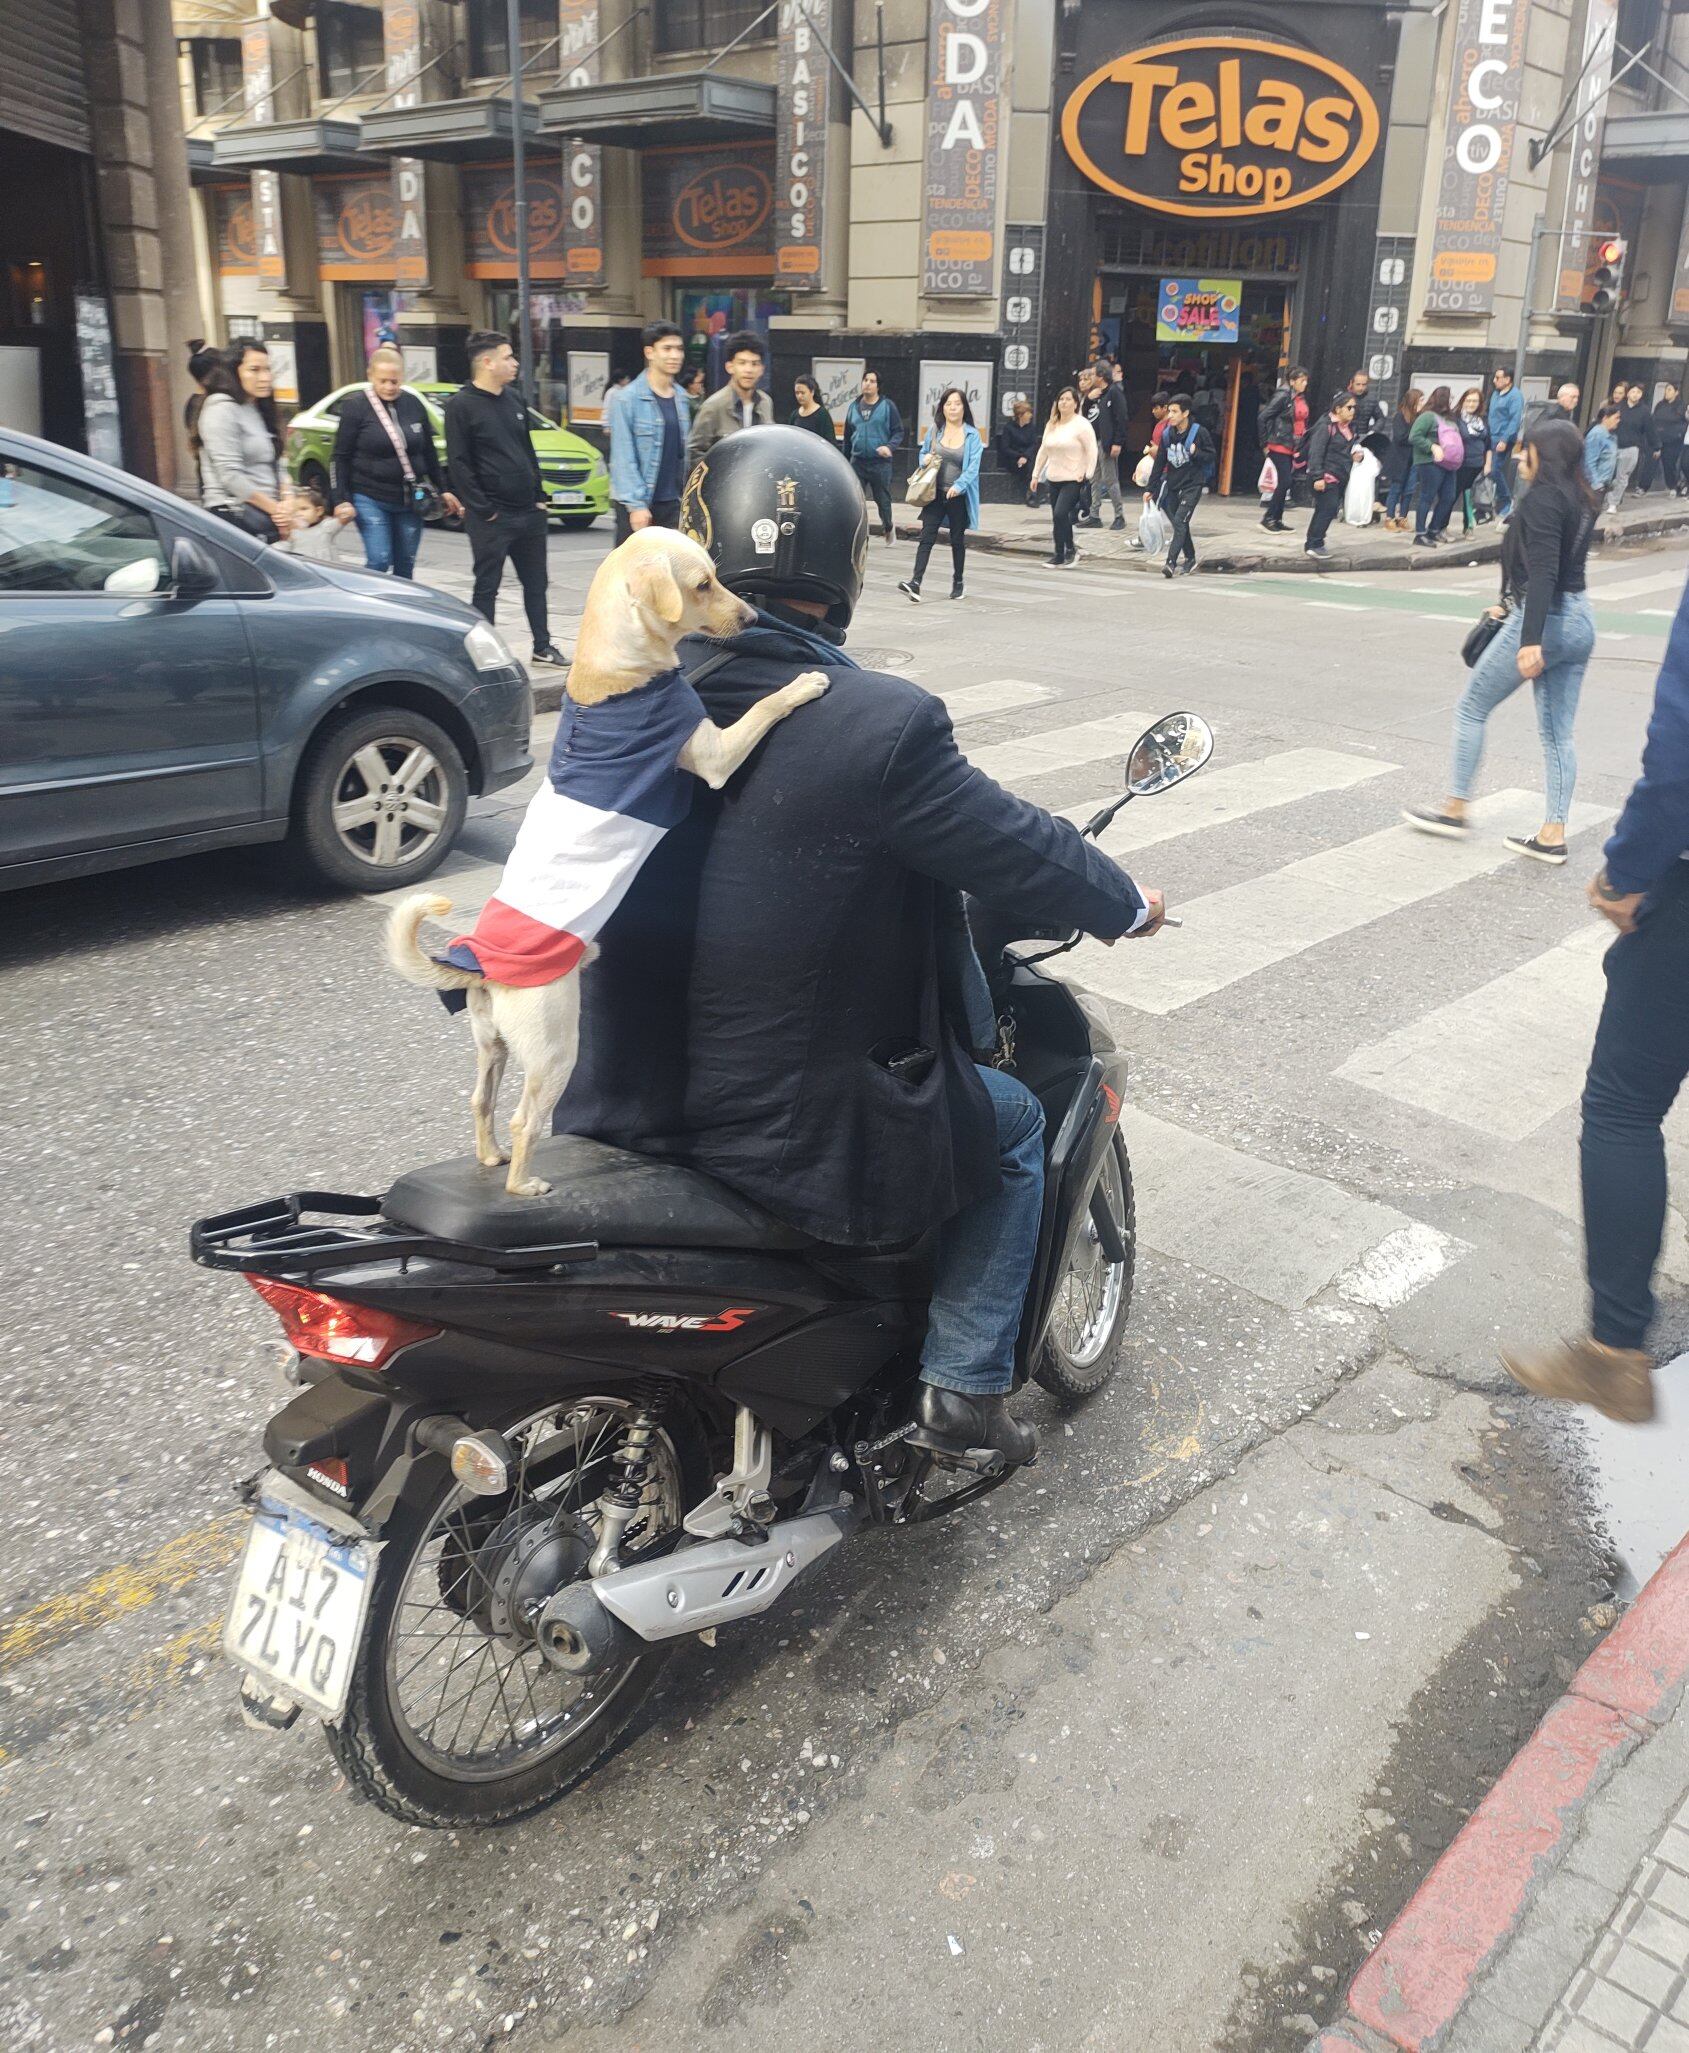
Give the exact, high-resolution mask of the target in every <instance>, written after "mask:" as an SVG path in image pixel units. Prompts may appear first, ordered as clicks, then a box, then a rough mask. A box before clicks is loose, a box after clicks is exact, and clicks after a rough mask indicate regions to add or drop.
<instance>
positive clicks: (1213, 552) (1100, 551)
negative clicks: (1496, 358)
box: [898, 492, 1689, 575]
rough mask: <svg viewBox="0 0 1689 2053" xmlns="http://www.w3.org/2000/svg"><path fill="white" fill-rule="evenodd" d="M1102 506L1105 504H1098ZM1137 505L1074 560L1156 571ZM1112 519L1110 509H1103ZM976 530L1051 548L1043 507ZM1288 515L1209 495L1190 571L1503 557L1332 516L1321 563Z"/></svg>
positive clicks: (1639, 511) (988, 510)
mask: <svg viewBox="0 0 1689 2053" xmlns="http://www.w3.org/2000/svg"><path fill="white" fill-rule="evenodd" d="M1103 503H1104V505H1105V507H1107V505H1108V502H1107V501H1106V500H1105V501H1104V502H1103ZM1142 508H1143V496H1142V494H1141V493H1136V492H1133V493H1128V495H1127V499H1126V519H1127V526H1126V529H1125V532H1124V533H1119V534H1117V533H1115V532H1114V530H1113V529H1112V528H1108V527H1102V528H1081V529H1080V530H1079V533H1078V538H1077V539H1078V545H1079V553H1080V556H1081V557H1082V558H1084V559H1087V560H1089V561H1090V562H1091V563H1093V564H1095V563H1099V562H1102V563H1119V564H1123V565H1125V566H1126V567H1127V568H1129V569H1132V570H1135V571H1138V572H1139V573H1141V574H1146V575H1154V574H1158V573H1159V571H1160V568H1161V565H1160V563H1159V561H1155V562H1151V561H1148V560H1146V558H1145V556H1144V554H1143V552H1142V551H1141V550H1139V549H1131V548H1128V547H1127V544H1128V543H1129V542H1133V541H1135V540H1136V539H1137V532H1138V514H1139V513H1140V512H1141V511H1142ZM1107 517H1108V518H1110V519H1112V517H1113V515H1112V510H1110V512H1109V513H1108V515H1107ZM981 518H982V520H983V521H984V522H985V525H984V527H983V528H979V529H975V530H973V531H971V532H970V534H969V536H968V546H969V548H970V549H988V550H992V551H996V552H1000V553H1002V554H1004V555H1009V556H1037V557H1045V556H1048V555H1049V553H1050V515H1049V511H1048V509H1047V508H1046V507H1043V506H1039V507H1027V506H1019V505H1014V504H1003V503H1001V502H988V503H987V504H986V505H985V506H984V507H983V508H982V509H981ZM1286 518H1287V520H1288V522H1289V525H1290V532H1289V533H1288V534H1283V535H1270V534H1268V533H1267V531H1266V529H1265V528H1263V527H1262V525H1261V508H1260V504H1259V502H1258V501H1257V500H1256V498H1255V496H1254V494H1253V493H1249V494H1242V495H1234V496H1233V497H1232V498H1230V499H1218V498H1215V497H1214V496H1213V495H1212V494H1210V496H1209V497H1208V498H1206V499H1204V500H1203V502H1202V507H1201V510H1200V511H1199V513H1198V514H1197V517H1196V520H1195V522H1194V524H1193V528H1192V533H1193V535H1194V538H1195V541H1196V552H1197V567H1198V569H1199V570H1201V571H1247V570H1273V571H1303V572H1312V573H1315V574H1317V573H1318V572H1320V571H1322V570H1323V571H1343V570H1351V571H1353V570H1407V571H1413V572H1415V573H1418V574H1423V573H1424V572H1426V571H1428V570H1438V569H1446V568H1447V567H1448V566H1449V565H1450V564H1462V563H1493V562H1494V561H1495V559H1496V558H1497V557H1498V556H1499V555H1500V553H1501V537H1502V532H1503V530H1502V529H1501V528H1499V527H1497V526H1496V525H1495V523H1494V522H1490V523H1488V524H1486V525H1485V526H1483V527H1480V528H1478V529H1477V530H1476V531H1475V532H1474V533H1473V534H1472V535H1471V536H1469V537H1466V538H1465V539H1462V538H1461V537H1460V535H1459V534H1458V533H1457V532H1456V531H1455V529H1454V528H1451V529H1450V534H1449V537H1448V539H1446V540H1445V541H1444V542H1443V543H1442V545H1441V546H1440V547H1439V548H1436V549H1416V548H1415V547H1414V546H1413V542H1412V537H1411V536H1409V535H1402V534H1394V533H1386V532H1385V530H1384V529H1383V528H1382V527H1380V526H1379V525H1378V524H1377V522H1376V521H1375V522H1374V523H1373V525H1372V526H1371V527H1370V528H1352V527H1346V526H1345V525H1344V524H1343V522H1342V521H1341V520H1339V521H1337V522H1335V523H1334V524H1333V526H1332V529H1331V533H1330V535H1329V536H1328V537H1327V539H1326V546H1327V547H1328V548H1329V549H1330V551H1331V559H1330V561H1329V562H1327V563H1319V562H1316V561H1315V560H1314V559H1313V558H1312V557H1310V556H1308V555H1307V554H1305V553H1304V551H1303V547H1302V540H1303V536H1304V535H1305V533H1306V532H1307V527H1308V514H1307V511H1306V510H1305V509H1304V508H1300V507H1292V508H1290V509H1289V511H1288V513H1287V515H1286ZM898 532H899V533H900V534H901V535H904V536H906V537H907V538H908V539H910V540H913V539H914V537H915V536H916V534H917V533H918V532H919V529H918V526H917V524H916V522H915V521H914V519H913V518H912V517H911V516H910V513H909V510H908V508H906V507H905V508H901V509H900V512H899V524H898ZM1601 532H1602V536H1603V538H1604V539H1605V541H1606V542H1607V545H1608V546H1609V547H1611V546H1614V545H1615V544H1616V545H1617V546H1619V547H1624V546H1626V545H1634V544H1636V543H1638V542H1642V541H1647V540H1652V539H1653V538H1655V537H1657V536H1660V535H1671V534H1684V533H1689V499H1675V498H1670V497H1668V496H1667V495H1666V494H1665V493H1663V492H1656V493H1651V494H1648V495H1646V496H1644V497H1642V498H1633V499H1632V500H1631V501H1630V502H1629V503H1628V504H1627V505H1626V506H1625V507H1624V508H1623V509H1622V510H1621V511H1620V512H1618V513H1616V514H1609V515H1606V516H1604V517H1603V519H1602V522H1601Z"/></svg>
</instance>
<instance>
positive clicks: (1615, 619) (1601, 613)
mask: <svg viewBox="0 0 1689 2053" xmlns="http://www.w3.org/2000/svg"><path fill="white" fill-rule="evenodd" d="M1248 582H1249V583H1251V584H1252V585H1254V586H1255V587H1256V588H1257V589H1258V590H1259V591H1261V592H1263V593H1265V594H1268V595H1270V596H1272V597H1275V598H1284V597H1289V596H1290V595H1292V594H1293V593H1295V592H1297V591H1299V590H1302V589H1305V587H1306V583H1307V579H1306V577H1298V576H1297V575H1295V573H1293V572H1291V573H1284V574H1281V575H1278V576H1273V575H1271V574H1270V573H1260V572H1257V573H1251V575H1250V577H1249V580H1248ZM1468 589H1470V591H1472V592H1475V593H1476V592H1483V593H1491V594H1493V592H1494V590H1495V580H1494V578H1493V577H1492V578H1489V579H1487V580H1486V581H1485V582H1484V583H1483V584H1481V585H1473V586H1471V587H1470V588H1467V587H1463V586H1460V585H1456V584H1453V583H1450V584H1446V585H1437V586H1430V585H1403V586H1401V587H1399V588H1397V589H1396V590H1390V589H1388V588H1387V587H1385V586H1383V585H1380V586H1379V587H1378V588H1377V589H1376V590H1373V591H1369V592H1367V593H1365V594H1364V595H1357V604H1358V605H1360V606H1364V607H1366V608H1368V609H1369V610H1370V609H1373V608H1376V609H1377V610H1379V611H1380V612H1386V613H1409V614H1419V615H1421V616H1422V617H1428V618H1437V619H1446V620H1466V621H1470V619H1471V618H1472V605H1471V599H1470V598H1469V597H1468V596H1466V593H1467V590H1468ZM1433 591H1434V592H1435V594H1436V596H1437V597H1439V598H1443V597H1447V598H1448V600H1449V607H1448V611H1447V612H1446V613H1440V614H1436V615H1427V613H1426V609H1425V607H1424V605H1423V604H1422V603H1421V602H1422V601H1423V600H1424V599H1425V598H1426V597H1428V596H1429V595H1430V594H1431V593H1432V592H1433ZM1590 598H1591V600H1592V601H1593V602H1594V606H1595V623H1596V626H1597V627H1598V628H1599V629H1600V630H1601V631H1602V632H1603V633H1607V634H1610V633H1611V630H1612V629H1613V628H1615V627H1627V628H1634V629H1636V630H1637V632H1639V633H1641V634H1663V633H1664V631H1665V630H1664V629H1663V628H1661V627H1660V626H1659V625H1658V623H1657V621H1656V620H1655V618H1654V617H1653V616H1652V615H1651V614H1650V613H1649V612H1645V611H1640V610H1639V611H1622V610H1616V609H1614V608H1612V607H1609V606H1608V605H1607V604H1606V603H1605V600H1604V598H1603V595H1602V594H1601V592H1600V591H1599V590H1592V591H1591V593H1590ZM1305 603H1307V604H1309V605H1318V604H1319V603H1320V602H1319V601H1318V600H1314V599H1310V600H1308V601H1306V602H1305ZM1597 653H1599V651H1597Z"/></svg>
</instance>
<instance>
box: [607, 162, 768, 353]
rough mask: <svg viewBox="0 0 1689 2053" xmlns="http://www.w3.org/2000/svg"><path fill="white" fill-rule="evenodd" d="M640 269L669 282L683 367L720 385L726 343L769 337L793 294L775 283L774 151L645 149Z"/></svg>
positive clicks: (669, 304) (669, 303) (669, 308)
mask: <svg viewBox="0 0 1689 2053" xmlns="http://www.w3.org/2000/svg"><path fill="white" fill-rule="evenodd" d="M640 177H641V192H642V207H643V228H644V233H643V238H642V242H641V258H640V269H641V274H642V276H644V277H646V278H656V279H661V280H663V281H664V283H665V287H666V291H665V297H666V299H667V307H666V312H667V314H668V316H669V318H670V319H671V320H672V321H674V322H675V324H676V325H677V326H678V327H679V329H680V331H681V333H682V334H683V335H684V336H685V337H686V367H687V371H688V372H689V373H690V372H691V371H692V370H693V369H694V368H696V367H698V366H702V368H703V370H704V373H705V376H706V379H707V380H708V383H709V387H710V389H711V390H712V391H713V390H714V389H715V388H716V386H718V385H719V384H721V382H722V380H723V377H724V375H725V374H724V371H723V367H722V353H723V344H724V343H725V341H726V339H727V337H728V336H729V335H731V334H733V333H734V332H735V331H736V330H738V329H741V328H752V329H755V330H756V331H757V333H759V334H762V335H766V334H767V333H768V329H769V322H770V320H771V319H772V317H773V316H775V315H777V314H789V313H790V312H791V310H792V296H791V294H790V293H789V292H776V291H775V290H774V287H773V280H774V146H773V144H772V143H765V142H754V141H753V142H744V143H736V144H727V145H724V146H723V147H721V148H719V149H711V148H690V149H688V148H681V149H659V150H647V151H645V152H643V153H642V155H641V159H640Z"/></svg>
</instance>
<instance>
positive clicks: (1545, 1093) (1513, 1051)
mask: <svg viewBox="0 0 1689 2053" xmlns="http://www.w3.org/2000/svg"><path fill="white" fill-rule="evenodd" d="M1612 939H1613V930H1612V928H1611V927H1609V926H1608V925H1607V924H1606V923H1605V921H1594V922H1586V923H1585V924H1584V925H1582V926H1580V927H1578V928H1577V929H1576V930H1575V931H1574V932H1573V933H1570V934H1568V935H1567V936H1566V937H1565V939H1564V940H1563V941H1561V942H1559V943H1557V945H1556V946H1554V947H1553V948H1550V949H1549V950H1548V951H1547V952H1546V953H1545V954H1542V955H1537V956H1533V957H1532V958H1531V960H1530V961H1529V962H1522V963H1521V964H1520V965H1519V967H1518V968H1517V969H1511V970H1508V971H1507V972H1506V974H1505V975H1503V976H1499V977H1496V978H1494V979H1492V981H1491V982H1489V983H1487V984H1482V985H1480V986H1479V987H1478V989H1477V990H1475V991H1468V992H1467V994H1466V995H1465V997H1463V998H1457V999H1455V1000H1453V1001H1452V1002H1451V1003H1449V1004H1447V1005H1439V1006H1438V1007H1437V1009H1436V1010H1435V1011H1434V1012H1428V1013H1426V1014H1425V1016H1424V1018H1423V1019H1416V1020H1414V1021H1412V1022H1411V1023H1410V1024H1409V1025H1407V1026H1402V1027H1398V1028H1397V1029H1396V1031H1395V1032H1394V1033H1391V1034H1386V1035H1385V1037H1384V1038H1383V1040H1381V1041H1374V1042H1373V1043H1372V1044H1371V1045H1370V1046H1369V1047H1365V1048H1357V1049H1356V1050H1355V1052H1354V1053H1353V1054H1352V1055H1351V1056H1350V1057H1349V1059H1348V1060H1347V1061H1346V1062H1344V1063H1342V1064H1341V1065H1340V1066H1339V1067H1338V1069H1337V1071H1336V1074H1337V1075H1338V1076H1340V1077H1342V1078H1343V1080H1344V1081H1345V1082H1346V1083H1352V1084H1360V1085H1362V1086H1363V1087H1364V1088H1365V1089H1367V1090H1369V1091H1378V1092H1379V1093H1381V1094H1382V1095H1383V1096H1384V1097H1387V1098H1393V1099H1395V1101H1396V1102H1397V1103H1398V1104H1400V1105H1411V1106H1413V1107H1414V1109H1415V1110H1416V1111H1420V1112H1433V1113H1435V1114H1436V1115H1437V1117H1438V1118H1439V1119H1452V1120H1454V1121H1455V1122H1456V1123H1457V1124H1458V1125H1460V1126H1469V1127H1473V1128H1475V1129H1476V1130H1477V1131H1478V1132H1479V1133H1487V1134H1493V1135H1494V1136H1495V1137H1496V1139H1498V1140H1507V1141H1516V1140H1523V1139H1524V1137H1525V1135H1526V1134H1528V1133H1532V1132H1534V1131H1535V1130H1536V1128H1537V1127H1539V1126H1541V1125H1542V1124H1543V1122H1544V1121H1545V1120H1548V1119H1552V1118H1553V1117H1554V1115H1555V1113H1557V1112H1559V1111H1562V1110H1564V1108H1565V1107H1566V1106H1568V1105H1570V1104H1572V1103H1573V1102H1574V1101H1575V1100H1576V1098H1577V1096H1578V1094H1579V1092H1580V1091H1581V1090H1582V1088H1583V1076H1584V1071H1585V1069H1586V1068H1587V1067H1588V1066H1589V1048H1590V1042H1591V1041H1592V1039H1593V1038H1594V1034H1595V1022H1596V1019H1597V1018H1598V1017H1599V1015H1600V1011H1601V999H1602V994H1603V992H1604V990H1605V988H1606V980H1605V978H1604V977H1603V975H1602V971H1601V959H1602V957H1603V956H1604V955H1605V954H1606V952H1607V948H1608V945H1609V943H1610V942H1611V941H1612Z"/></svg>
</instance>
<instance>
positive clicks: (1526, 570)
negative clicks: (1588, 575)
mask: <svg viewBox="0 0 1689 2053" xmlns="http://www.w3.org/2000/svg"><path fill="white" fill-rule="evenodd" d="M1594 533H1595V515H1594V513H1593V512H1591V510H1590V508H1589V505H1588V503H1587V501H1586V500H1585V499H1584V498H1583V497H1582V495H1581V494H1578V493H1574V492H1568V491H1565V490H1563V489H1562V488H1561V487H1559V486H1556V485H1541V484H1537V485H1533V486H1532V487H1531V489H1530V490H1529V491H1528V492H1526V493H1525V494H1524V495H1523V497H1522V498H1520V499H1519V501H1518V502H1517V504H1516V506H1515V508H1514V515H1513V520H1512V522H1511V523H1510V524H1509V526H1508V530H1507V536H1506V539H1505V540H1504V541H1503V543H1502V545H1501V592H1502V597H1503V598H1504V599H1505V598H1513V599H1518V600H1520V601H1521V602H1522V604H1523V606H1524V619H1523V620H1522V621H1521V622H1520V623H1519V640H1520V644H1521V646H1522V647H1524V648H1527V649H1532V648H1538V647H1540V646H1541V643H1542V630H1543V623H1544V622H1545V621H1546V620H1547V618H1548V609H1549V607H1550V606H1552V605H1553V604H1554V602H1555V600H1556V599H1558V598H1559V596H1560V594H1561V593H1562V592H1581V591H1582V590H1583V589H1584V584H1585V578H1584V562H1585V559H1586V558H1587V557H1588V555H1589V544H1590V538H1591V536H1593V534H1594Z"/></svg>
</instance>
